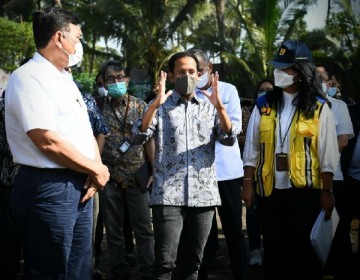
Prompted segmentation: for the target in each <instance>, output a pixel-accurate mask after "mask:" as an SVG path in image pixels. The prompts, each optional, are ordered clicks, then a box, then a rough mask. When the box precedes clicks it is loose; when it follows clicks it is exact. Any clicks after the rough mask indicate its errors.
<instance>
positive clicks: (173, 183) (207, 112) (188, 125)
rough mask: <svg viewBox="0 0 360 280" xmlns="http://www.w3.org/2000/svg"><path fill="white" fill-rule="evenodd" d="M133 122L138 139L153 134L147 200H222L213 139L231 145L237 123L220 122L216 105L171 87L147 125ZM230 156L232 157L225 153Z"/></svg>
mask: <svg viewBox="0 0 360 280" xmlns="http://www.w3.org/2000/svg"><path fill="white" fill-rule="evenodd" d="M140 127H141V119H139V120H138V122H137V123H136V124H135V125H134V127H133V133H134V134H135V135H136V138H135V139H136V140H138V141H139V142H140V143H141V141H147V140H148V139H149V138H150V137H153V136H154V137H155V162H154V182H153V188H152V191H151V200H150V205H171V206H190V207H206V206H216V205H220V204H221V202H220V197H219V191H218V186H217V181H216V173H215V141H216V140H219V141H220V143H221V144H223V145H228V146H231V145H233V144H234V143H235V137H236V135H237V133H238V129H237V128H236V126H235V125H234V124H232V129H231V132H230V133H229V134H226V133H225V132H224V131H223V130H222V129H221V127H220V123H219V120H218V118H217V112H216V109H215V107H214V106H213V105H212V104H211V103H210V102H207V101H205V100H201V99H199V98H198V97H197V96H194V97H193V98H192V99H191V100H189V101H187V100H185V99H184V98H181V96H180V95H179V94H178V93H176V92H174V93H173V94H172V95H171V96H170V97H169V98H168V99H167V100H166V102H165V103H164V104H162V105H161V106H160V108H159V109H158V110H157V112H156V115H155V117H154V119H153V121H152V124H151V125H150V127H149V128H148V129H147V130H146V131H145V132H141V131H140ZM229 160H231V159H229Z"/></svg>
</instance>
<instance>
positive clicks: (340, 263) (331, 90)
mask: <svg viewBox="0 0 360 280" xmlns="http://www.w3.org/2000/svg"><path fill="white" fill-rule="evenodd" d="M316 71H317V72H318V73H319V74H320V76H321V78H322V90H323V92H324V95H325V96H326V98H327V99H328V100H329V101H330V102H331V111H332V112H333V116H334V122H335V128H336V135H337V140H338V146H339V152H340V153H341V152H342V151H343V149H345V147H346V146H347V144H348V141H349V140H350V139H352V138H353V137H354V130H353V126H352V122H351V119H350V115H349V110H348V107H347V105H346V103H345V102H344V101H342V100H340V99H336V98H335V95H336V92H337V88H338V87H337V82H336V80H335V79H334V78H335V75H334V74H333V73H331V70H330V67H329V66H327V65H325V64H316ZM333 180H334V183H333V184H334V197H335V202H336V209H337V211H338V213H339V216H340V222H339V225H338V227H337V229H336V233H335V236H334V240H333V242H332V244H331V250H330V253H329V256H328V259H327V267H326V271H328V272H329V273H331V274H334V276H335V277H340V278H339V279H346V278H349V277H350V275H349V274H347V273H348V272H349V265H350V253H349V252H351V250H349V246H347V245H348V241H349V228H348V224H347V222H344V217H346V216H347V212H348V205H349V197H348V196H347V189H346V187H345V185H344V174H343V173H342V171H341V165H340V161H339V163H338V167H337V169H336V171H335V174H334V178H333ZM345 220H346V219H345ZM336 279H337V278H336Z"/></svg>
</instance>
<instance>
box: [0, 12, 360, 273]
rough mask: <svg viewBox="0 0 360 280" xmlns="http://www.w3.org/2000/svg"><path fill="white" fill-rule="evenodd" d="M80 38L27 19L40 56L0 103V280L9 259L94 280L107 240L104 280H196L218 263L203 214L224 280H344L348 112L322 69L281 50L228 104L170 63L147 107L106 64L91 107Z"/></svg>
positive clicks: (358, 151)
mask: <svg viewBox="0 0 360 280" xmlns="http://www.w3.org/2000/svg"><path fill="white" fill-rule="evenodd" d="M79 24H80V20H79V19H78V18H77V17H76V16H75V15H74V14H73V13H72V12H70V11H68V10H65V9H63V8H58V7H52V8H48V9H45V10H42V11H37V12H35V13H34V15H33V31H34V40H35V45H36V49H37V51H36V53H35V54H34V56H33V58H31V59H30V60H29V61H26V62H24V63H23V65H22V66H20V67H19V68H18V69H17V70H15V71H14V72H13V73H12V74H11V76H10V79H9V81H8V84H7V87H6V91H5V93H4V94H3V96H2V99H1V102H0V112H1V114H0V125H1V126H0V161H1V162H0V164H1V172H0V175H1V176H0V179H1V181H0V182H1V187H0V202H1V203H0V207H1V208H0V268H1V269H0V271H1V272H2V273H5V271H6V273H5V275H7V276H8V278H7V279H17V274H18V272H19V269H20V268H19V267H20V266H19V263H20V259H21V258H23V259H24V268H23V275H24V279H44V280H45V279H46V280H47V279H69V280H70V279H71V280H72V279H81V280H86V279H101V278H102V277H104V276H105V275H102V272H101V271H100V266H99V258H100V255H101V246H100V244H101V242H102V238H103V233H104V227H105V232H106V237H107V247H108V251H109V255H110V257H109V266H110V272H109V275H106V277H107V278H106V279H111V280H122V279H130V278H129V277H130V270H131V267H132V266H137V268H138V271H139V277H140V278H141V279H143V280H147V279H148V280H149V279H153V280H155V279H169V280H170V279H178V280H191V279H201V280H205V279H208V269H209V268H210V266H211V265H210V264H211V260H216V251H217V246H218V244H217V236H218V231H217V229H218V225H217V222H216V218H215V216H216V210H217V213H218V215H219V218H220V220H221V224H222V228H223V232H224V235H225V239H226V244H227V251H228V255H229V260H230V265H231V271H232V275H233V279H236V280H238V279H244V280H246V279H251V273H250V266H252V265H259V266H263V267H264V274H265V279H267V280H272V279H277V280H279V279H280V280H282V279H284V280H288V279H299V280H300V279H310V280H311V279H314V280H315V279H318V280H319V279H321V278H322V276H323V275H325V274H326V275H331V277H333V279H351V278H350V275H349V271H350V264H351V263H352V261H353V253H352V248H351V240H350V225H351V222H352V219H353V218H354V217H356V215H359V213H360V211H359V210H360V209H359V208H360V203H359V202H360V140H359V137H360V136H359V130H360V124H359V120H360V116H359V112H360V110H359V109H360V108H359V105H358V103H356V104H351V105H350V104H347V103H345V102H344V101H342V100H341V99H342V93H341V90H340V86H339V81H338V80H337V77H336V75H335V74H334V73H333V72H332V70H331V68H330V67H328V66H327V65H325V64H315V63H314V61H313V59H312V54H311V51H310V50H309V48H308V47H307V46H306V45H305V44H304V43H302V42H300V41H296V40H288V41H285V42H283V43H282V44H281V46H280V47H279V49H278V51H277V53H276V54H275V56H274V58H273V59H272V60H271V61H269V64H270V65H271V66H272V67H273V68H274V72H273V74H274V75H273V77H266V78H264V79H263V80H261V81H259V83H258V85H257V87H256V92H255V93H254V97H253V99H251V100H244V102H241V101H240V98H239V94H238V91H237V89H236V87H235V86H234V85H232V84H229V83H226V82H223V81H220V77H219V74H218V73H217V72H216V71H214V67H213V64H212V63H211V61H210V59H209V56H208V54H207V53H206V51H205V50H202V49H200V48H196V47H195V48H191V49H188V50H185V51H183V52H178V53H175V54H173V55H172V56H171V57H170V59H169V61H168V69H167V72H165V71H161V73H160V75H159V76H160V78H159V81H158V83H157V84H156V87H154V89H156V92H155V94H154V96H153V98H152V99H151V100H149V101H148V102H145V101H144V100H141V99H139V98H136V97H134V96H133V95H132V94H131V93H130V91H129V82H130V78H129V73H128V69H127V68H126V67H124V66H123V65H122V64H121V63H120V62H117V61H113V60H109V61H106V62H104V63H103V64H102V65H101V68H100V70H99V74H98V75H97V76H96V81H95V83H96V91H95V94H93V95H91V94H88V93H84V92H83V90H82V88H81V85H80V84H79V83H77V82H76V81H74V79H73V77H72V75H71V67H72V66H74V65H76V64H78V63H79V62H80V61H81V59H82V56H83V48H82V44H81V42H80V38H81V36H82V32H81V28H80V25H79ZM168 79H169V80H170V82H172V84H173V85H174V89H173V90H168V91H167V89H166V82H167V80H168ZM358 140H359V141H358ZM143 168H146V170H148V171H149V174H148V175H145V174H146V173H147V172H143V171H141V172H142V173H139V170H144V169H143ZM145 176H146V177H145ZM144 181H145V183H144ZM243 203H244V204H245V205H246V227H247V231H248V240H249V245H248V246H247V245H246V239H245V236H244V233H243V221H242V209H243V207H242V205H243ZM334 208H336V209H337V211H338V213H339V216H340V221H339V224H338V227H337V231H336V234H335V236H334V239H333V242H332V245H331V249H330V253H329V256H328V260H327V263H326V265H325V267H323V266H322V264H321V262H320V260H319V258H318V256H317V255H316V252H315V250H314V249H313V247H312V243H311V241H310V232H311V230H312V227H313V225H314V222H315V220H316V218H317V217H318V215H319V213H320V212H321V211H324V212H325V219H326V220H329V219H330V217H331V215H332V211H333V209H334ZM134 241H135V244H134Z"/></svg>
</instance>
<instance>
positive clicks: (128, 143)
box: [118, 138, 132, 155]
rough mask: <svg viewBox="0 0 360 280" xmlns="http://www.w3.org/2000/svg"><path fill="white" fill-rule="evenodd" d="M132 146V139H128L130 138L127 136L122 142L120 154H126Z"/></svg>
mask: <svg viewBox="0 0 360 280" xmlns="http://www.w3.org/2000/svg"><path fill="white" fill-rule="evenodd" d="M131 146H132V141H131V140H130V139H128V138H125V139H124V140H123V141H122V142H121V144H120V146H119V148H118V150H119V152H120V154H122V155H123V154H125V153H126V152H127V151H128V150H129V149H130V148H131Z"/></svg>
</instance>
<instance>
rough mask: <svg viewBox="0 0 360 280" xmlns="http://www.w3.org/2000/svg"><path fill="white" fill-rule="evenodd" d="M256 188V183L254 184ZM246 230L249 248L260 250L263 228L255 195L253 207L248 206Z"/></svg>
mask: <svg viewBox="0 0 360 280" xmlns="http://www.w3.org/2000/svg"><path fill="white" fill-rule="evenodd" d="M254 189H255V184H254ZM246 230H247V233H248V239H249V249H250V251H253V250H256V249H258V250H260V248H261V228H260V215H259V209H258V201H257V197H255V199H254V201H253V203H252V205H251V207H249V208H246Z"/></svg>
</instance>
